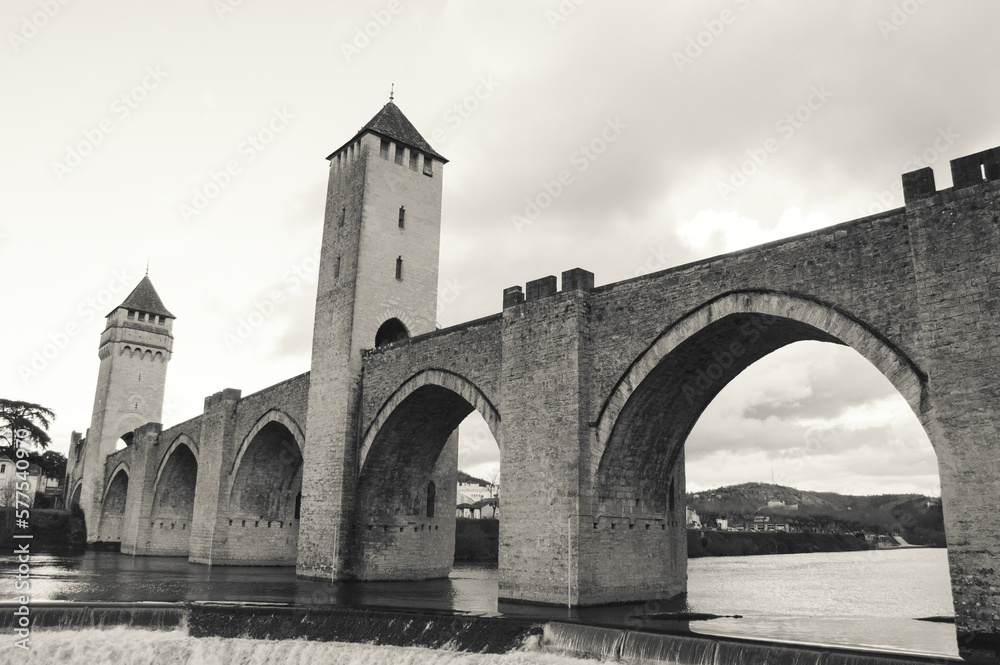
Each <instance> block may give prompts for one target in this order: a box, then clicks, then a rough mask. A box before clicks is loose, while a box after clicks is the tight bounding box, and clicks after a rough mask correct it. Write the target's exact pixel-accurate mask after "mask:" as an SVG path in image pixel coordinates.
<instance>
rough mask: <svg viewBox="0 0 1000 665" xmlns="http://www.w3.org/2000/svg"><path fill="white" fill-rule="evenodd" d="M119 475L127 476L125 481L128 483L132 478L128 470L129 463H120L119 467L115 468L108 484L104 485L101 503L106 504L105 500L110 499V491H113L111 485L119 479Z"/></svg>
mask: <svg viewBox="0 0 1000 665" xmlns="http://www.w3.org/2000/svg"><path fill="white" fill-rule="evenodd" d="M119 473H124V474H125V481H126V482H128V481H129V480H131V478H132V472H131V471H130V470H129V468H128V463H127V462H120V463H119V464H118V466H116V467H115V468H114V470H113V471H112V472H111V475H110V476H108V482H107V483H105V485H104V491H103V492H101V503H104V500H105V499H107V498H108V490H110V489H111V485H112V484H114V482H115V478H117V477H118V474H119Z"/></svg>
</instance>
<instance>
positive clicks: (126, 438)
mask: <svg viewBox="0 0 1000 665" xmlns="http://www.w3.org/2000/svg"><path fill="white" fill-rule="evenodd" d="M134 434H135V433H134V432H125V433H124V434H122V435H121V437H119V439H118V441H117V442H116V443H115V452H117V451H119V450H125V449H126V448H128V447H129V446H131V445H132V437H133V436H134Z"/></svg>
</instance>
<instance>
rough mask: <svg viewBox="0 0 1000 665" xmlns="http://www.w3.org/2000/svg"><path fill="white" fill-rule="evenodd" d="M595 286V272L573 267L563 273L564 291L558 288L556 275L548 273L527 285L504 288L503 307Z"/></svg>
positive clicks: (587, 289) (589, 288)
mask: <svg viewBox="0 0 1000 665" xmlns="http://www.w3.org/2000/svg"><path fill="white" fill-rule="evenodd" d="M593 288H594V273H592V272H590V271H589V270H584V269H583V268H573V269H572V270H566V271H563V273H562V291H559V290H558V289H557V288H556V276H555V275H548V276H547V277H541V278H539V279H534V280H531V281H530V282H528V283H527V284H526V285H525V288H524V290H522V289H521V287H520V286H511V287H508V288H506V289H504V290H503V308H504V309H507V308H509V307H514V306H516V305H520V304H521V303H523V302H525V301H531V300H540V299H542V298H548V297H549V296H554V295H555V294H556V293H565V292H567V291H584V292H586V291H591V290H593Z"/></svg>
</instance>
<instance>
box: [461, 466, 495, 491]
mask: <svg viewBox="0 0 1000 665" xmlns="http://www.w3.org/2000/svg"><path fill="white" fill-rule="evenodd" d="M458 484H459V485H482V486H483V487H489V486H490V484H489V483H488V482H486V481H485V480H483V479H482V478H476V477H475V476H473V475H470V474H468V473H466V472H465V471H462V470H461V469H459V471H458Z"/></svg>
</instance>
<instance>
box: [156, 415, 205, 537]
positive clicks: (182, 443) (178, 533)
mask: <svg viewBox="0 0 1000 665" xmlns="http://www.w3.org/2000/svg"><path fill="white" fill-rule="evenodd" d="M197 477H198V453H197V446H196V445H195V443H194V441H193V440H192V439H191V438H190V437H188V436H187V435H185V434H181V435H179V436H178V437H177V438H175V439H174V441H173V443H171V444H170V447H169V448H168V450H167V453H166V454H165V455H164V456H163V459H162V460H161V461H160V467H159V469H158V470H157V472H156V479H155V480H154V484H153V503H152V506H151V508H150V522H151V529H152V531H151V533H150V539H149V546H148V547H149V549H148V553H149V554H155V555H158V556H187V555H188V554H189V552H190V543H191V525H192V522H193V519H194V496H195V487H196V485H197Z"/></svg>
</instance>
